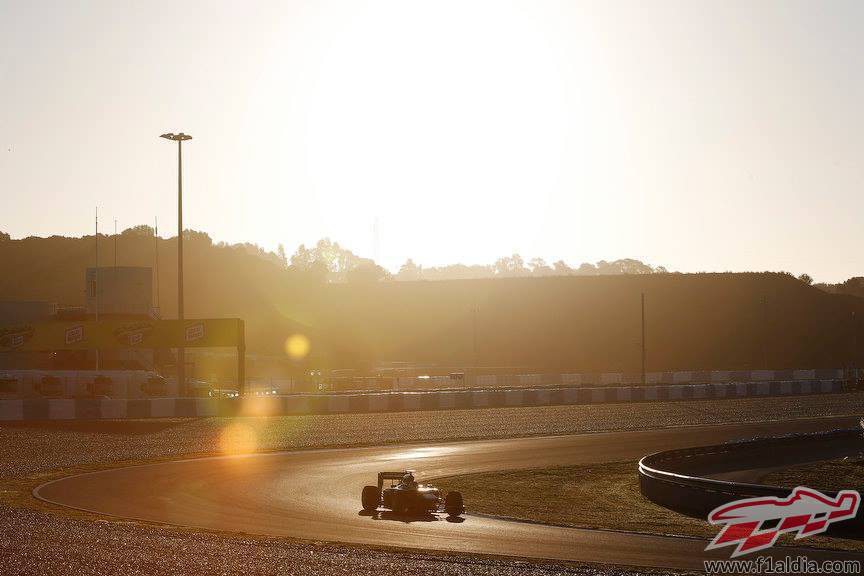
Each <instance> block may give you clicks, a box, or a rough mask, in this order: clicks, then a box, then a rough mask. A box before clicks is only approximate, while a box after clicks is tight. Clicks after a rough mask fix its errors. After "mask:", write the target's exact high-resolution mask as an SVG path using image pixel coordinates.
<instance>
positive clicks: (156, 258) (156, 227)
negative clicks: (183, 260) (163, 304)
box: [153, 216, 159, 310]
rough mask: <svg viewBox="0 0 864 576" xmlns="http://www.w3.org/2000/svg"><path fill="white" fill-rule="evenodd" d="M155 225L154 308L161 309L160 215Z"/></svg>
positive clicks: (155, 220) (156, 218)
mask: <svg viewBox="0 0 864 576" xmlns="http://www.w3.org/2000/svg"><path fill="white" fill-rule="evenodd" d="M154 223H155V226H154V227H153V275H154V277H155V284H156V305H155V306H154V308H156V309H157V310H158V309H159V217H158V216H156V217H155V219H154Z"/></svg>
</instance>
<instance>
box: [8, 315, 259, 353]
mask: <svg viewBox="0 0 864 576" xmlns="http://www.w3.org/2000/svg"><path fill="white" fill-rule="evenodd" d="M242 344H243V320H240V319H239V318H210V319H202V320H153V319H143V320H128V319H127V320H115V319H107V320H100V321H99V322H94V321H86V322H74V321H65V322H46V323H40V324H18V325H13V326H0V352H15V351H21V352H34V351H50V350H87V349H93V348H101V349H111V348H177V347H181V346H182V347H186V348H196V347H201V348H203V347H236V346H240V345H242Z"/></svg>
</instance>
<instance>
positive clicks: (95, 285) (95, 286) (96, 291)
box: [93, 206, 102, 370]
mask: <svg viewBox="0 0 864 576" xmlns="http://www.w3.org/2000/svg"><path fill="white" fill-rule="evenodd" d="M95 239H96V277H95V278H94V279H93V292H94V294H93V295H94V297H95V298H96V322H97V323H98V322H99V291H100V290H101V289H102V286H101V285H100V284H99V207H98V206H97V207H96V237H95ZM101 364H102V363H101V359H100V358H99V349H98V348H97V349H96V369H97V370H100V369H101V367H102V366H101Z"/></svg>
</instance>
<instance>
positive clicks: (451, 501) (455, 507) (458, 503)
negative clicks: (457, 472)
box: [444, 491, 465, 516]
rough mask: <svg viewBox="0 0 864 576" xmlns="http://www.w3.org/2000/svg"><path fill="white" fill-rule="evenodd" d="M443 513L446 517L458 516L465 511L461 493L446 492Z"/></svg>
mask: <svg viewBox="0 0 864 576" xmlns="http://www.w3.org/2000/svg"><path fill="white" fill-rule="evenodd" d="M444 511H445V512H447V515H448V516H459V515H460V514H462V513H463V512H464V511H465V505H464V503H463V502H462V493H461V492H455V491H454V492H448V493H447V497H446V498H445V499H444Z"/></svg>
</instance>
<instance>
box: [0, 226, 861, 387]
mask: <svg viewBox="0 0 864 576" xmlns="http://www.w3.org/2000/svg"><path fill="white" fill-rule="evenodd" d="M154 244H155V243H154V239H153V237H152V235H151V236H147V235H141V234H135V233H129V234H123V235H122V236H120V237H119V238H118V239H117V248H118V249H117V252H118V260H117V261H118V264H120V265H140V266H152V263H153V261H154ZM158 246H159V248H158V250H159V265H160V268H159V269H160V274H159V285H160V289H159V292H160V296H161V302H160V304H161V309H162V314H163V316H164V317H172V316H173V315H174V314H176V307H175V302H176V272H175V270H176V246H177V245H176V238H174V239H160V240H159V241H158ZM185 246H186V249H187V252H186V266H187V268H186V270H187V272H186V290H187V293H186V307H187V316H189V317H196V316H197V317H207V316H238V317H241V318H244V319H245V320H246V322H247V340H248V345H249V350H250V352H252V353H262V354H282V353H283V344H284V342H285V339H286V338H287V337H288V336H290V335H292V334H294V333H297V332H301V333H303V334H305V335H307V336H309V337H310V339H311V341H312V354H311V356H310V357H309V358H308V359H307V361H308V362H309V363H310V364H314V365H316V366H330V367H349V366H360V367H362V366H371V365H374V364H375V363H378V362H386V361H407V362H419V363H440V364H449V365H464V364H473V363H474V360H475V358H476V361H477V362H478V363H480V364H482V365H488V366H523V367H534V368H536V369H544V370H545V369H548V370H553V369H561V370H581V371H626V372H638V370H639V366H640V347H639V339H640V293H642V292H644V293H645V294H646V300H647V312H646V319H647V325H648V368H649V370H671V369H711V368H728V369H756V368H763V367H766V366H767V367H771V368H777V369H780V368H793V367H829V366H841V365H845V364H848V363H850V362H852V361H853V360H854V361H856V362H857V363H858V365H864V362H862V360H864V358H862V354H861V353H860V351H858V350H857V349H856V348H857V345H856V338H858V340H859V341H860V342H862V343H864V338H859V333H860V332H861V322H860V319H861V318H862V316H864V299H860V298H857V297H855V296H850V295H843V294H829V293H826V292H824V291H822V290H819V289H817V288H815V287H811V286H808V285H807V284H805V283H803V282H801V281H799V280H796V279H795V278H792V277H791V276H789V275H786V274H779V273H742V274H640V275H616V276H611V275H610V276H550V277H544V278H500V279H480V280H454V281H419V282H395V281H381V282H369V281H358V282H349V283H341V284H334V283H326V282H324V281H323V278H322V276H321V275H320V274H315V273H312V272H308V271H300V270H297V269H295V268H294V267H292V266H286V265H285V262H284V260H283V259H281V258H279V257H277V256H275V255H273V254H270V253H266V252H263V251H260V250H258V249H257V248H255V247H251V246H247V245H238V246H228V245H222V244H213V243H212V242H211V241H210V239H209V238H208V237H207V236H206V235H204V234H200V233H192V234H191V235H190V237H189V239H188V240H187V241H186V244H185ZM100 250H101V251H102V254H103V256H102V260H101V263H102V265H111V264H113V261H114V255H113V239H109V238H102V239H101V240H100ZM93 263H94V250H93V237H92V236H90V237H85V238H61V237H52V238H27V239H23V240H5V241H0V266H2V268H3V269H4V270H8V271H13V272H12V273H9V274H4V275H3V276H2V277H0V300H51V301H56V302H58V303H60V304H65V305H81V304H83V301H84V292H83V289H84V282H83V277H84V269H85V268H86V267H87V266H92V265H93ZM475 310H476V314H475ZM853 313H855V315H854V316H853ZM475 317H476V343H477V344H476V352H475V347H474V341H475V328H474V327H475Z"/></svg>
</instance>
